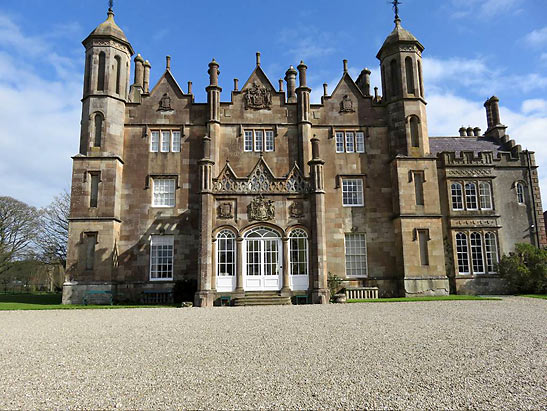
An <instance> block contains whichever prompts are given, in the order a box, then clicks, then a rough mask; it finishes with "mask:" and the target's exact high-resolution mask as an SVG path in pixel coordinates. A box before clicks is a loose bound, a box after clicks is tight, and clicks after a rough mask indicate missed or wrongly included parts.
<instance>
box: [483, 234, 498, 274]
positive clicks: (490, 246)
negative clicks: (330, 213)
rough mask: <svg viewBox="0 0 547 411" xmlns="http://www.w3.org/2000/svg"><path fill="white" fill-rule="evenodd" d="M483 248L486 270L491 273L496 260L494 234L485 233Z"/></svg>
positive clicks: (496, 249) (496, 251)
mask: <svg viewBox="0 0 547 411" xmlns="http://www.w3.org/2000/svg"><path fill="white" fill-rule="evenodd" d="M484 248H485V251H486V271H487V272H489V273H493V272H495V264H496V263H497V262H498V248H497V245H496V234H494V233H486V235H485V236H484Z"/></svg>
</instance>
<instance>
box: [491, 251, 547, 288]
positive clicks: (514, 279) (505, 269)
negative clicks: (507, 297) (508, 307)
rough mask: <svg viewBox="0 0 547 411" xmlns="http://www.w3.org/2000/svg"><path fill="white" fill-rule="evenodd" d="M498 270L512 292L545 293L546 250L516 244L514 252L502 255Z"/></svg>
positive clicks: (546, 279) (546, 283) (546, 273)
mask: <svg viewBox="0 0 547 411" xmlns="http://www.w3.org/2000/svg"><path fill="white" fill-rule="evenodd" d="M498 272H499V274H500V275H501V276H502V277H503V278H505V280H506V281H507V283H508V285H509V287H510V288H511V291H512V292H515V293H537V294H544V293H547V250H544V249H541V248H537V247H534V246H533V245H531V244H517V245H516V246H515V252H513V253H509V255H504V256H503V257H502V259H501V261H500V263H499V265H498Z"/></svg>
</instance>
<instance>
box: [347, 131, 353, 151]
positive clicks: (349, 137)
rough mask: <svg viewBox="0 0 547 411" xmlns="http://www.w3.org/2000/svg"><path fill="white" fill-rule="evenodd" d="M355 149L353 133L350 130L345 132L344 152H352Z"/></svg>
mask: <svg viewBox="0 0 547 411" xmlns="http://www.w3.org/2000/svg"><path fill="white" fill-rule="evenodd" d="M354 151H355V150H354V145H353V133H352V132H347V133H346V152H347V153H353V152H354Z"/></svg>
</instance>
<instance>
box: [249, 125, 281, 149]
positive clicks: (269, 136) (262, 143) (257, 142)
mask: <svg viewBox="0 0 547 411" xmlns="http://www.w3.org/2000/svg"><path fill="white" fill-rule="evenodd" d="M243 151H244V152H245V153H251V152H253V151H254V152H256V153H262V152H274V151H275V133H274V130H272V129H267V128H255V129H246V130H244V131H243Z"/></svg>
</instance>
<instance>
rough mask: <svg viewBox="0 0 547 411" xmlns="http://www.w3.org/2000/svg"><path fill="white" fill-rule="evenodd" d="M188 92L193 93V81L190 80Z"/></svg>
mask: <svg viewBox="0 0 547 411" xmlns="http://www.w3.org/2000/svg"><path fill="white" fill-rule="evenodd" d="M188 94H192V82H191V81H189V82H188Z"/></svg>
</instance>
